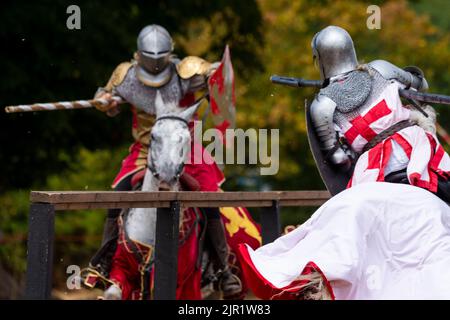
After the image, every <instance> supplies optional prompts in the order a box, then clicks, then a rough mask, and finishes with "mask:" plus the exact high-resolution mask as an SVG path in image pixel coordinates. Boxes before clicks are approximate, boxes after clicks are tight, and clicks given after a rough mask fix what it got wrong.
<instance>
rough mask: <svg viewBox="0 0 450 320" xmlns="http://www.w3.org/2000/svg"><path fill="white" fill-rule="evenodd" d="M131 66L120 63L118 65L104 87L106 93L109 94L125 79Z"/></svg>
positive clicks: (128, 63)
mask: <svg viewBox="0 0 450 320" xmlns="http://www.w3.org/2000/svg"><path fill="white" fill-rule="evenodd" d="M132 66H133V64H132V63H131V62H122V63H121V64H119V65H118V66H117V67H116V69H115V70H114V72H113V73H112V75H111V78H110V79H109V81H108V83H107V84H106V86H105V90H106V91H107V92H111V91H112V90H113V89H114V88H115V87H117V86H119V85H120V84H121V83H122V82H123V80H124V79H125V77H126V75H127V73H128V70H130V68H131V67H132Z"/></svg>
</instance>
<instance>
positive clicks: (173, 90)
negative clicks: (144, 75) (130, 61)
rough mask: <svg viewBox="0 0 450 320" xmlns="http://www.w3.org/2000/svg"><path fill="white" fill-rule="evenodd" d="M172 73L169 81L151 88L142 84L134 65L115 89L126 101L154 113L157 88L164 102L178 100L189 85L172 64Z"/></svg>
mask: <svg viewBox="0 0 450 320" xmlns="http://www.w3.org/2000/svg"><path fill="white" fill-rule="evenodd" d="M171 68H172V69H173V75H172V78H171V79H170V81H169V82H168V83H167V84H165V85H164V86H162V87H160V88H153V87H150V86H146V85H144V84H142V83H141V82H140V81H139V79H138V78H137V76H136V69H135V66H133V67H131V68H130V70H129V71H128V73H127V75H126V77H125V79H124V80H123V82H122V83H121V84H120V85H119V86H117V87H116V88H115V91H116V92H117V93H118V94H119V95H120V96H121V97H122V98H124V99H125V100H126V101H127V102H129V103H130V104H132V105H134V106H135V107H136V108H139V109H141V110H143V111H145V112H146V113H149V114H155V112H156V110H155V99H156V92H157V90H158V91H159V92H160V93H161V97H162V99H163V101H164V102H165V103H166V104H170V103H174V104H176V105H178V102H179V101H180V100H181V99H182V98H183V96H184V95H185V93H186V92H187V91H188V89H189V86H190V81H189V80H184V79H181V78H180V77H178V74H177V73H176V70H175V66H174V65H172V66H171Z"/></svg>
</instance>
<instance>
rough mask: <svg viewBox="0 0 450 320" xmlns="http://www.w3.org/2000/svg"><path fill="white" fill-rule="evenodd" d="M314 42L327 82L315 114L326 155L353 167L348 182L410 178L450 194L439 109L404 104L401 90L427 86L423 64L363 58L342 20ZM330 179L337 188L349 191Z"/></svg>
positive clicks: (449, 166) (340, 164) (445, 196)
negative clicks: (361, 60) (399, 64)
mask: <svg viewBox="0 0 450 320" xmlns="http://www.w3.org/2000/svg"><path fill="white" fill-rule="evenodd" d="M311 46H312V51H313V57H314V59H315V62H316V63H317V66H318V67H319V69H320V76H321V80H322V82H323V86H322V88H321V90H320V92H319V94H318V95H317V96H316V98H315V99H314V101H313V102H312V104H311V106H310V117H311V121H312V124H313V127H314V129H315V133H316V137H317V138H318V140H319V145H320V147H321V149H322V155H323V157H324V161H325V162H326V163H328V164H330V165H331V166H332V167H334V168H339V172H341V173H342V172H343V173H347V174H348V175H347V177H349V180H348V178H347V181H346V182H345V183H346V184H347V187H351V186H354V185H356V184H360V183H364V182H371V181H387V182H399V183H409V184H411V185H414V186H418V187H422V188H425V189H428V190H429V191H431V192H433V193H435V194H437V195H438V196H439V197H441V198H442V199H443V200H445V201H447V202H450V192H449V190H450V188H449V187H448V183H447V180H448V179H447V178H448V177H449V173H450V158H449V156H448V154H447V153H446V152H445V151H444V149H443V147H442V146H441V145H440V143H439V141H438V139H437V137H436V134H435V121H436V115H435V112H434V110H433V109H432V108H431V106H424V107H422V108H420V109H419V108H418V107H419V106H417V105H416V109H414V108H413V107H412V106H409V105H406V106H405V105H403V104H402V101H401V99H400V96H399V93H398V90H399V89H410V90H418V91H426V90H427V89H428V84H427V81H426V79H425V77H424V74H423V72H422V71H421V70H420V69H419V68H417V67H406V68H404V69H401V68H399V67H397V66H395V65H393V64H391V63H389V62H387V61H384V60H376V61H372V62H370V63H368V64H363V65H360V64H358V61H357V58H356V53H355V49H354V46H353V41H352V38H351V37H350V35H349V34H348V33H347V31H345V30H344V29H342V28H340V27H336V26H329V27H327V28H325V29H323V30H322V31H320V32H318V33H317V34H316V35H315V36H314V38H313V40H312V43H311ZM316 160H317V159H316ZM319 167H320V164H319ZM325 170H326V168H325ZM325 170H321V171H322V176H323V172H324V171H325ZM341 176H342V177H344V176H345V175H341ZM324 180H325V183H326V184H327V187H328V188H329V189H331V190H330V191H331V193H333V194H335V193H337V192H339V191H341V190H337V189H336V187H335V186H336V185H338V184H333V183H332V182H330V181H327V179H325V178H324ZM328 180H330V179H328Z"/></svg>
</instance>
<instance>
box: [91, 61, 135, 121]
mask: <svg viewBox="0 0 450 320" xmlns="http://www.w3.org/2000/svg"><path fill="white" fill-rule="evenodd" d="M131 66H132V64H131V63H130V62H123V63H121V64H119V65H118V66H117V67H116V69H115V70H114V72H113V73H112V75H111V77H110V79H109V81H108V83H107V84H106V86H105V87H100V88H98V89H97V92H96V93H95V96H94V99H100V98H110V97H112V96H113V95H114V93H115V92H114V90H115V87H117V86H118V85H120V84H121V83H122V81H123V80H124V78H125V76H126V75H127V73H128V71H129V70H130V68H131ZM95 107H96V108H97V109H98V110H100V111H103V112H106V114H107V115H108V116H111V117H114V116H116V115H117V114H119V112H120V109H119V108H118V107H117V103H114V102H112V103H111V104H110V105H106V106H95Z"/></svg>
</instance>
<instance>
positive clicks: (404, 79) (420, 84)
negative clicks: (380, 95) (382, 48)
mask: <svg viewBox="0 0 450 320" xmlns="http://www.w3.org/2000/svg"><path fill="white" fill-rule="evenodd" d="M369 66H371V67H372V68H374V69H375V70H376V71H378V72H379V73H380V74H381V75H382V76H383V78H385V79H387V80H392V79H393V80H397V81H398V82H400V83H401V84H403V85H405V86H406V87H407V88H410V87H411V88H414V89H416V90H418V91H427V90H428V82H427V80H426V79H425V77H424V74H423V71H422V70H421V69H419V68H418V67H414V66H411V67H406V68H404V69H401V68H399V67H397V66H396V65H393V64H392V63H390V62H388V61H385V60H375V61H372V62H370V63H369Z"/></svg>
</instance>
